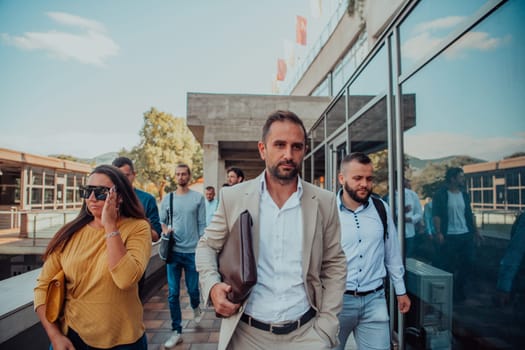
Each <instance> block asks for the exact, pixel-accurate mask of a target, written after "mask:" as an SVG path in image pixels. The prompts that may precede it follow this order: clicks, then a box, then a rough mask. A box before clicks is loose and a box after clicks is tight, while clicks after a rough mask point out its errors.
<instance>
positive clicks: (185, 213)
mask: <svg viewBox="0 0 525 350" xmlns="http://www.w3.org/2000/svg"><path fill="white" fill-rule="evenodd" d="M190 175H191V172H190V168H189V166H188V165H186V164H179V165H177V167H176V168H175V180H176V181H177V190H176V191H175V192H173V196H171V195H169V194H168V195H166V196H165V197H164V199H163V200H162V203H161V204H160V221H161V224H162V234H163V235H164V234H173V235H174V237H175V245H174V248H173V255H172V259H171V261H170V262H169V263H167V264H166V272H167V278H168V303H169V306H170V314H171V329H172V331H173V332H172V334H170V337H169V338H168V339H167V340H166V342H165V343H164V347H166V348H171V347H173V346H175V345H176V344H178V343H180V342H182V338H181V332H182V314H181V309H180V300H179V296H180V279H181V276H182V270H184V278H185V280H186V287H187V289H188V294H189V296H190V304H191V307H192V308H193V321H195V323H199V322H200V321H201V319H202V311H201V309H200V307H199V304H200V293H199V273H198V272H197V270H196V268H195V248H196V247H197V242H198V241H199V238H200V237H201V236H202V235H203V234H204V228H205V227H206V209H205V205H204V196H203V195H202V194H201V193H198V192H196V191H193V190H191V189H190V188H189V183H190V178H191V177H190ZM170 201H171V205H172V211H173V213H172V215H171V217H170V209H169V208H170Z"/></svg>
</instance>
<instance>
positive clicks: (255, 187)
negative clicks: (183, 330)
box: [196, 111, 346, 350]
mask: <svg viewBox="0 0 525 350" xmlns="http://www.w3.org/2000/svg"><path fill="white" fill-rule="evenodd" d="M258 148H259V154H260V156H261V158H262V159H263V160H264V161H265V164H266V168H265V170H264V171H263V173H262V174H261V175H259V176H258V177H257V178H255V179H253V180H250V181H246V182H243V183H240V184H237V185H235V186H233V187H225V188H223V189H222V190H221V194H220V196H219V207H218V209H217V211H216V212H215V216H214V218H213V220H212V222H211V224H210V225H209V226H208V227H207V228H206V230H205V233H204V236H203V237H202V238H201V240H200V241H199V244H198V246H197V253H196V264H197V270H198V271H199V277H200V282H201V288H202V294H203V297H204V300H205V302H208V301H210V302H211V303H212V304H213V306H214V308H215V311H216V313H217V314H219V315H221V316H223V317H224V319H223V320H222V322H221V329H220V335H219V345H218V349H219V350H224V349H226V348H228V349H230V350H239V349H242V350H250V349H259V350H262V349H277V350H293V349H312V350H313V349H315V350H318V349H331V348H332V347H333V346H335V345H336V344H337V341H338V340H337V330H338V328H339V327H338V326H339V323H338V321H337V314H338V313H339V312H340V311H341V306H342V298H343V292H344V285H345V279H346V263H345V256H344V253H343V250H342V248H341V244H340V236H341V232H340V224H339V218H338V214H337V204H336V198H335V195H334V194H333V193H331V192H328V191H326V190H323V189H321V188H319V187H317V186H314V185H311V184H309V183H307V182H304V181H303V180H302V179H301V178H300V176H299V169H300V167H301V163H302V161H303V158H304V155H305V152H306V130H305V128H304V125H303V122H302V120H301V119H299V117H298V116H297V115H295V114H294V113H292V112H290V111H276V112H274V113H272V114H271V115H270V116H269V117H268V119H267V120H266V123H265V125H264V127H263V132H262V139H261V141H259V144H258ZM245 210H248V211H249V212H250V214H251V216H252V219H253V226H252V234H253V245H254V253H255V256H256V261H257V283H256V285H255V286H254V287H253V289H252V292H251V294H250V296H249V297H248V299H247V300H245V301H244V302H243V303H238V304H234V303H232V302H230V301H229V300H228V299H227V293H228V292H229V291H230V290H231V286H230V285H228V284H226V283H224V282H222V281H221V277H220V274H219V273H218V271H217V256H218V252H220V251H221V249H222V247H223V245H224V242H225V240H226V238H227V237H228V235H229V234H230V231H231V229H232V225H233V223H234V222H235V221H236V219H237V218H238V217H239V214H240V213H242V212H243V211H245Z"/></svg>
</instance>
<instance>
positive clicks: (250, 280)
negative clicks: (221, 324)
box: [219, 210, 257, 304]
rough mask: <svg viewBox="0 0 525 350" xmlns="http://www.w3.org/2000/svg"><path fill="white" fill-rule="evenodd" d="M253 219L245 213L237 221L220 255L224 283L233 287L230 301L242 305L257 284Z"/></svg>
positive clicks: (229, 294)
mask: <svg viewBox="0 0 525 350" xmlns="http://www.w3.org/2000/svg"><path fill="white" fill-rule="evenodd" d="M252 224H253V222H252V217H251V215H250V212H248V210H245V211H243V212H242V213H241V214H240V215H239V217H238V218H237V220H236V221H235V223H234V225H233V228H232V230H231V232H230V234H229V235H228V237H227V239H226V242H225V243H224V246H223V248H222V250H221V252H220V253H219V273H220V274H221V276H222V281H223V282H225V283H227V284H229V285H231V286H232V290H231V292H230V293H228V300H230V301H231V302H232V303H236V304H237V303H242V302H243V301H244V300H246V299H247V298H248V296H249V295H250V292H251V290H252V287H253V286H254V285H255V283H257V261H256V260H255V255H254V253H253V244H252Z"/></svg>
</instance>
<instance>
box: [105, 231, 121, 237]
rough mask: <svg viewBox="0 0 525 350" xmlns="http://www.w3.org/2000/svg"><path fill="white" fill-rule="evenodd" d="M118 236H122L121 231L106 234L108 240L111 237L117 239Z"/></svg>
mask: <svg viewBox="0 0 525 350" xmlns="http://www.w3.org/2000/svg"><path fill="white" fill-rule="evenodd" d="M116 235H120V232H119V231H113V232H110V233H106V239H108V238H111V237H115V236H116Z"/></svg>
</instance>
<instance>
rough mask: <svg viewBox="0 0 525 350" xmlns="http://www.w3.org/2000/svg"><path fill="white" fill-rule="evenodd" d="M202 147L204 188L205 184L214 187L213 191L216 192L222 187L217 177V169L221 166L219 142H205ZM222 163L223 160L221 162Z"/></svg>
mask: <svg viewBox="0 0 525 350" xmlns="http://www.w3.org/2000/svg"><path fill="white" fill-rule="evenodd" d="M202 148H203V159H202V162H203V167H204V169H203V170H204V188H206V186H213V187H215V192H216V193H218V192H219V189H220V188H221V187H222V184H223V182H221V179H220V178H219V171H218V169H220V168H221V166H220V164H219V162H220V161H219V144H218V142H213V143H205V144H204V146H203V147H202ZM223 163H224V162H223Z"/></svg>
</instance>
